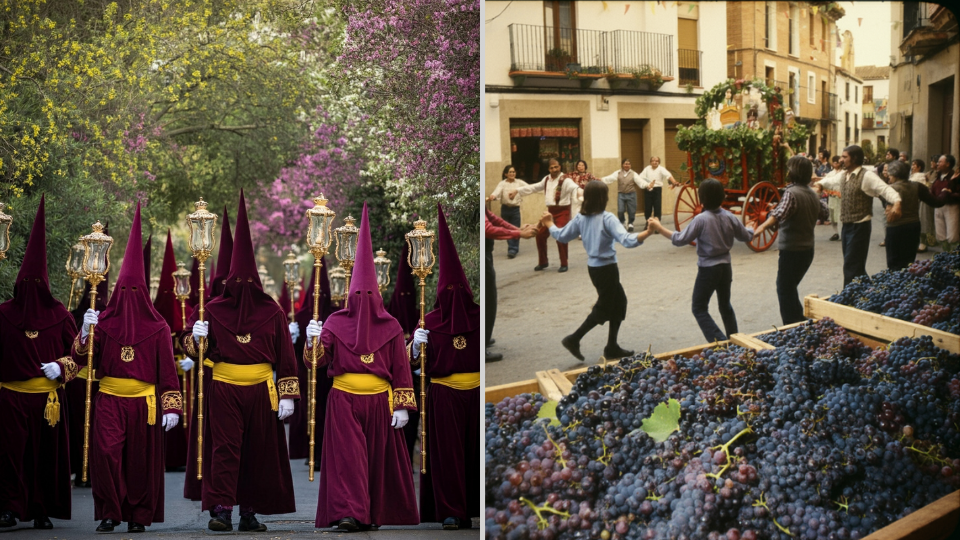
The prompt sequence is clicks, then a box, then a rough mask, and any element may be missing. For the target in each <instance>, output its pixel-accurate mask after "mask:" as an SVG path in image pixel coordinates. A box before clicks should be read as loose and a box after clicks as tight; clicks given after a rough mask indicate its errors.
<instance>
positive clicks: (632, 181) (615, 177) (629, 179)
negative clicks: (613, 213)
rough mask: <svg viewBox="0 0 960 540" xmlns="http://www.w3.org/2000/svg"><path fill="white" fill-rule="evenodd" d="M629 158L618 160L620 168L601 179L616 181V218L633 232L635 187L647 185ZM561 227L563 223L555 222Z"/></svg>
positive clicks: (635, 200) (610, 182) (635, 212)
mask: <svg viewBox="0 0 960 540" xmlns="http://www.w3.org/2000/svg"><path fill="white" fill-rule="evenodd" d="M631 167H632V165H631V164H630V160H629V159H624V160H623V161H621V162H620V170H618V171H614V172H612V173H610V174H608V175H607V176H604V177H603V178H601V179H600V180H602V181H603V182H604V183H605V184H612V183H614V182H616V183H617V219H619V220H620V222H621V223H623V226H624V227H626V228H627V232H633V221H634V219H636V215H637V189H636V188H637V187H639V188H640V189H647V186H646V185H645V184H643V183H642V182H641V180H640V175H639V174H637V171H634V170H633V169H632V168H631ZM557 225H558V226H560V227H562V226H563V225H564V224H563V223H560V222H557Z"/></svg>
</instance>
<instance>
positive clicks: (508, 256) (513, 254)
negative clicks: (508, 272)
mask: <svg viewBox="0 0 960 540" xmlns="http://www.w3.org/2000/svg"><path fill="white" fill-rule="evenodd" d="M516 256H517V254H516V253H507V258H508V259H514V258H516Z"/></svg>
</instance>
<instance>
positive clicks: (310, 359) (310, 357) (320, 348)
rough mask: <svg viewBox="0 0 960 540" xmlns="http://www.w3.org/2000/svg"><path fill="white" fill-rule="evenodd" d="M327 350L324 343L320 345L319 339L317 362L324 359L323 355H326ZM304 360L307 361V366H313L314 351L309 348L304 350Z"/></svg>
mask: <svg viewBox="0 0 960 540" xmlns="http://www.w3.org/2000/svg"><path fill="white" fill-rule="evenodd" d="M326 353H327V351H326V349H324V348H323V343H320V340H319V339H317V362H319V361H320V359H321V358H323V355H324V354H326ZM303 359H304V360H306V362H307V364H310V365H312V364H313V349H311V348H309V347H304V348H303Z"/></svg>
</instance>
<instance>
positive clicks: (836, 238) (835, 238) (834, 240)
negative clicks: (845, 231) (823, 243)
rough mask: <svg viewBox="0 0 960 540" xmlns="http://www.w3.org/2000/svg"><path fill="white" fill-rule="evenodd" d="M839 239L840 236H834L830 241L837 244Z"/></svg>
mask: <svg viewBox="0 0 960 540" xmlns="http://www.w3.org/2000/svg"><path fill="white" fill-rule="evenodd" d="M839 239H840V235H839V234H834V235H833V236H831V237H830V241H831V242H836V241H837V240H839Z"/></svg>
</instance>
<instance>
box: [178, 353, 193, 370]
mask: <svg viewBox="0 0 960 540" xmlns="http://www.w3.org/2000/svg"><path fill="white" fill-rule="evenodd" d="M193 366H194V361H193V359H192V358H190V357H189V356H188V357H186V358H184V359H183V360H181V361H180V369H181V370H183V371H190V370H191V369H193Z"/></svg>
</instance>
